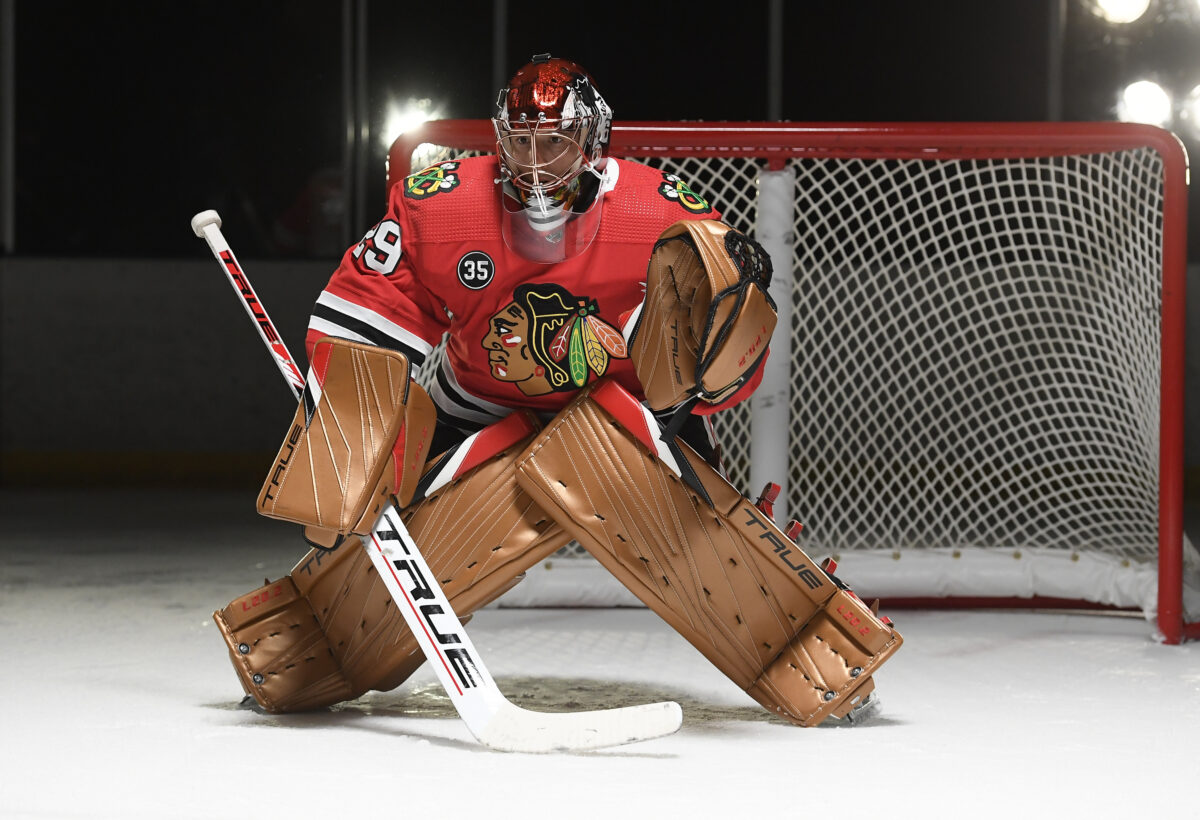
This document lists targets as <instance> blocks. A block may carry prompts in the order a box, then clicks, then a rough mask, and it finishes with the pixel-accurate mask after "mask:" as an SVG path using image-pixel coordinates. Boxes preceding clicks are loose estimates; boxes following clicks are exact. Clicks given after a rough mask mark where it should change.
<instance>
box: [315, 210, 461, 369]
mask: <svg viewBox="0 0 1200 820" xmlns="http://www.w3.org/2000/svg"><path fill="white" fill-rule="evenodd" d="M395 190H397V191H398V190H399V186H397V188H396V189H395ZM416 246H417V243H416V237H415V236H414V235H413V232H412V229H411V222H410V220H409V218H408V213H407V210H406V205H405V202H404V200H403V198H402V197H401V196H399V195H398V194H393V196H392V198H391V202H390V204H389V207H388V212H387V215H386V216H384V218H383V219H381V220H380V221H379V222H378V223H377V224H376V225H375V226H374V227H373V228H371V229H370V230H368V231H367V233H366V234H365V235H364V236H363V238H362V240H361V241H360V242H359V243H358V244H357V245H355V246H354V247H352V248H350V249H349V250H347V251H346V254H345V255H344V256H343V257H342V260H341V263H340V264H339V265H338V267H337V270H335V271H334V273H333V276H332V277H331V278H330V280H329V284H327V285H326V286H325V289H324V290H323V291H321V295H320V296H319V297H318V298H317V303H316V305H315V306H314V307H313V311H312V315H311V316H310V317H309V321H308V334H307V337H306V340H305V346H306V348H307V350H308V354H309V356H310V357H311V355H312V350H313V346H314V345H315V344H316V342H317V340H318V339H320V338H321V337H322V336H337V337H340V338H343V339H351V340H353V341H357V342H366V343H367V344H374V345H379V346H380V347H388V348H391V349H393V350H399V351H401V352H402V353H404V354H405V355H406V356H407V357H408V359H409V362H410V364H411V366H412V369H413V374H414V375H416V373H417V371H418V369H419V368H420V367H421V365H422V364H423V363H424V362H425V357H426V356H428V355H429V353H430V352H431V351H432V350H433V348H434V346H436V345H437V344H438V342H439V341H441V338H442V334H443V333H444V332H445V331H446V329H447V327H448V326H449V319H448V317H447V316H446V313H445V310H444V309H443V308H442V306H441V305H439V304H438V300H437V299H436V298H435V297H434V296H433V294H431V293H430V292H429V290H428V289H427V288H426V287H425V286H424V285H423V284H422V283H421V279H420V263H419V261H417V260H416V259H415V257H416V256H417V255H418V254H417V253H416V252H415V251H416Z"/></svg>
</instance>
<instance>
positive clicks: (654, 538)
mask: <svg viewBox="0 0 1200 820" xmlns="http://www.w3.org/2000/svg"><path fill="white" fill-rule="evenodd" d="M610 384H612V383H610ZM613 386H614V387H615V385H613ZM618 389H619V388H618ZM606 391H608V392H606V393H604V394H603V395H604V396H605V403H606V405H607V406H602V405H601V403H600V402H598V401H596V400H595V399H593V398H591V397H590V396H588V395H583V396H580V397H579V398H577V399H576V400H575V401H573V402H572V404H571V405H569V406H568V407H567V409H565V410H564V411H563V412H562V413H560V414H559V415H558V416H557V417H556V418H555V419H554V421H552V422H551V423H550V425H549V426H548V427H547V428H546V429H545V430H544V431H543V432H542V434H541V435H539V436H538V437H537V439H535V441H534V442H533V443H532V444H531V445H530V447H529V448H528V449H527V450H526V451H525V453H523V454H522V456H521V458H520V459H519V460H518V462H517V469H518V471H519V478H518V480H519V482H520V484H521V486H522V487H524V488H525V489H526V490H527V491H528V492H529V494H530V495H531V496H532V497H533V498H534V499H535V500H536V501H538V502H539V503H540V504H541V505H542V507H543V508H544V509H546V511H547V512H549V513H550V514H552V515H554V516H555V517H556V518H557V519H558V520H559V522H560V523H561V524H562V525H563V526H564V527H565V528H566V529H567V530H568V531H569V532H570V533H571V534H572V535H573V536H574V537H575V538H576V539H577V540H578V541H579V543H581V544H582V545H583V546H584V547H585V548H586V549H587V550H588V551H589V552H591V553H592V555H594V556H595V557H596V559H597V560H598V561H599V562H600V563H601V564H603V565H604V566H605V567H607V568H608V569H609V571H611V572H612V573H613V574H614V575H615V576H616V577H617V578H618V579H619V580H620V581H621V582H622V583H623V584H625V586H627V587H628V588H629V589H630V590H631V591H632V592H633V593H634V594H635V595H637V596H638V598H640V599H641V600H642V601H643V602H644V603H645V604H646V605H647V606H649V607H650V608H651V609H653V610H654V611H655V612H656V613H658V615H659V616H661V617H662V618H663V619H664V620H666V621H667V622H668V623H669V624H671V626H673V627H674V628H675V629H676V630H678V631H679V633H680V634H682V635H683V636H684V637H685V638H687V640H688V641H689V642H691V644H692V645H693V646H695V647H696V648H697V649H699V650H700V651H701V652H702V653H703V654H704V655H705V657H707V658H708V659H709V660H710V661H712V662H713V663H714V664H715V665H716V666H717V667H718V668H719V669H721V671H722V672H724V673H725V674H726V675H728V676H729V677H730V678H731V679H732V680H733V681H734V682H735V683H737V685H738V686H740V687H742V689H744V690H745V691H746V692H747V693H748V694H750V696H751V697H753V698H754V699H755V700H757V701H758V702H759V703H761V704H762V705H763V706H764V707H766V708H767V709H769V710H770V711H772V712H777V713H779V714H780V715H782V716H784V717H785V718H787V719H788V720H790V721H792V722H793V723H796V724H799V725H801V726H813V725H816V724H818V723H820V722H821V721H822V720H824V719H825V718H826V717H828V716H829V715H831V714H833V715H844V714H845V713H846V712H848V711H849V710H850V708H851V707H852V706H853V705H855V704H856V703H858V702H860V700H861V698H862V697H863V696H865V695H866V694H867V693H869V692H870V690H871V687H872V686H873V683H871V675H872V673H873V672H874V671H875V670H876V669H878V668H879V666H880V665H881V664H882V663H883V662H884V661H886V660H887V659H888V658H889V657H890V656H891V655H892V654H893V653H894V652H895V651H896V650H897V649H898V648H899V647H900V644H901V642H902V639H901V637H900V635H899V634H898V633H897V632H895V631H894V630H893V629H891V628H889V627H888V626H887V625H885V624H884V623H883V622H881V621H880V620H879V619H877V618H876V617H875V616H874V615H873V614H872V613H871V611H870V610H869V609H868V608H867V607H866V606H864V605H863V604H862V602H861V601H859V600H858V599H857V598H856V597H854V596H853V594H852V593H848V592H846V591H844V590H841V589H839V588H838V586H837V585H836V584H835V583H834V581H833V580H832V579H831V578H830V577H829V576H828V575H826V574H825V573H824V572H823V571H822V570H821V569H820V568H819V567H817V565H816V564H814V563H813V562H812V561H811V560H809V558H808V557H807V556H806V555H804V553H803V552H802V551H801V550H800V549H799V547H797V546H796V544H795V543H794V542H792V541H791V539H789V538H788V537H787V536H786V535H785V534H784V533H783V532H782V531H781V530H779V528H778V527H776V526H775V524H774V523H773V522H772V521H771V520H770V519H769V518H768V517H767V516H766V515H764V514H763V513H762V512H761V511H760V510H758V509H757V508H756V507H755V506H754V505H753V504H752V503H751V502H750V501H748V500H747V499H745V498H744V497H743V496H742V495H741V494H740V493H738V492H737V491H736V490H735V489H734V488H733V487H732V486H731V485H730V484H729V483H728V482H727V481H725V480H724V479H723V478H721V476H720V475H719V474H718V473H717V472H716V471H715V470H713V468H712V467H710V466H709V465H708V464H706V463H705V462H704V461H703V460H702V459H701V458H699V456H697V455H696V454H695V452H693V451H692V450H691V449H690V448H688V447H687V446H686V445H685V446H683V447H682V451H683V453H684V455H685V457H686V458H687V460H688V461H689V463H690V464H691V467H692V469H693V470H694V471H695V473H696V474H697V476H699V479H700V481H701V482H702V484H703V485H704V487H705V489H706V490H707V492H708V495H709V497H710V498H711V499H712V501H713V506H712V507H709V506H708V505H707V504H705V503H704V501H703V500H702V498H701V497H700V496H699V494H698V493H696V492H695V491H694V490H693V489H691V488H690V487H688V486H687V485H686V484H684V483H683V482H682V481H681V480H679V478H678V477H677V476H676V475H675V473H674V472H672V471H670V470H668V469H667V468H666V467H664V465H663V462H662V461H660V460H659V458H658V457H656V456H655V455H652V454H651V452H650V449H649V448H648V446H647V444H645V443H643V441H644V437H645V435H646V432H647V428H646V426H645V424H644V423H642V427H641V429H638V430H635V429H634V427H635V425H636V424H637V422H636V418H637V417H639V416H640V411H631V410H630V408H628V407H623V408H615V409H616V410H617V415H614V413H613V412H612V411H611V409H610V408H613V405H612V402H611V401H610V399H611V396H610V395H609V394H610V393H611V388H606ZM594 392H596V393H601V391H600V390H596V391H594ZM621 393H622V395H623V396H624V399H625V400H628V401H629V402H634V405H636V402H635V401H634V400H633V399H632V397H629V396H628V394H625V393H624V392H623V391H621ZM635 413H636V414H637V416H635ZM618 419H620V420H618ZM631 431H633V432H631ZM656 433H657V430H655V434H656ZM639 434H640V435H641V436H642V437H643V438H642V439H639Z"/></svg>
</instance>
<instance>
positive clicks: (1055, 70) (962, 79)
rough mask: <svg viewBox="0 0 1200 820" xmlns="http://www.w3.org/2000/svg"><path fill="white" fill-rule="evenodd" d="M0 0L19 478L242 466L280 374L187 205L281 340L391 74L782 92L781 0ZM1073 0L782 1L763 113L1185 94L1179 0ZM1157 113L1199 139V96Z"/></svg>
mask: <svg viewBox="0 0 1200 820" xmlns="http://www.w3.org/2000/svg"><path fill="white" fill-rule="evenodd" d="M3 2H4V3H5V7H6V8H8V9H10V11H11V14H10V16H9V18H10V19H11V21H12V36H11V41H12V42H13V48H14V51H13V54H12V56H11V60H10V65H11V68H12V79H11V87H12V89H13V92H14V93H13V97H12V99H11V100H10V102H11V111H12V116H13V120H12V125H13V133H14V147H15V157H14V165H15V169H14V174H13V178H12V180H11V182H12V185H13V187H14V190H15V197H14V203H15V214H14V217H13V221H12V224H13V227H14V230H13V231H12V233H11V236H10V237H8V241H7V244H6V246H5V247H4V248H3V251H4V255H3V257H2V259H0V264H3V266H4V267H3V273H2V275H0V284H2V285H3V293H2V295H3V329H4V335H3V342H4V349H3V374H2V375H3V388H4V405H3V445H4V472H3V479H2V480H3V482H4V483H5V484H6V485H8V486H25V485H36V484H46V483H56V484H61V483H70V482H74V483H85V484H86V483H97V482H99V483H105V484H123V483H126V484H127V483H138V482H143V483H144V482H151V483H158V484H173V483H183V484H187V483H231V484H233V485H235V486H237V487H242V486H245V487H254V486H257V482H258V481H259V480H260V473H261V470H262V462H261V458H262V451H263V450H270V451H273V449H274V447H275V445H276V443H277V439H278V437H279V434H280V431H281V429H282V425H286V418H287V416H288V414H289V412H290V399H289V398H288V396H287V395H286V393H285V392H284V390H285V389H284V388H283V386H282V385H280V384H279V379H278V376H277V375H276V374H275V372H274V370H273V369H272V367H271V364H270V362H269V361H268V360H267V359H266V357H265V355H263V353H262V352H261V351H260V350H259V349H258V342H257V341H256V340H255V337H254V336H253V331H252V329H251V328H249V327H248V323H247V322H246V320H245V318H244V317H243V316H242V315H241V311H240V309H239V308H238V307H237V306H236V305H235V304H234V300H233V297H232V295H231V294H230V293H229V292H228V286H227V285H225V284H222V282H221V280H220V276H219V273H218V271H217V270H216V268H215V264H214V262H213V261H212V258H211V256H209V254H208V250H207V248H206V247H205V245H204V243H203V242H202V241H200V240H198V239H196V238H195V237H194V236H193V235H192V233H191V231H190V228H189V220H190V218H191V217H192V215H193V214H195V213H196V212H197V211H200V210H203V209H206V208H215V209H217V210H219V211H220V213H221V215H222V217H223V219H224V231H225V235H226V237H227V238H228V239H229V241H230V242H231V244H232V245H233V246H234V248H235V250H236V252H237V253H238V256H239V257H240V258H241V260H242V262H243V264H244V265H245V267H246V268H247V271H248V273H250V275H251V278H252V280H253V281H254V282H255V286H256V288H257V289H258V291H259V294H260V296H262V297H263V301H264V303H265V304H266V305H268V307H269V309H270V311H271V313H272V315H273V317H274V318H275V320H276V322H277V324H278V325H279V326H280V328H281V330H282V331H283V332H284V335H285V337H286V338H287V339H288V342H289V345H290V346H291V347H292V349H293V351H298V350H299V349H300V341H299V340H300V338H301V337H302V332H303V326H304V322H305V320H306V318H307V311H308V307H309V306H311V304H312V301H313V299H315V297H316V295H317V293H318V292H319V291H320V288H321V287H322V285H323V284H324V282H325V279H326V278H327V276H328V274H329V272H331V271H332V269H333V266H334V264H335V260H336V258H337V257H338V256H339V255H340V254H341V252H342V250H343V249H344V248H345V247H347V246H348V245H349V244H351V243H352V242H353V241H356V240H357V237H358V236H360V235H361V233H362V232H363V230H364V229H365V228H366V227H369V226H370V225H371V224H373V223H374V222H375V221H376V220H377V219H378V216H379V214H380V213H381V212H382V208H383V205H384V185H383V181H384V158H385V154H386V146H385V144H384V138H383V134H382V132H383V126H384V119H385V116H386V110H387V106H388V103H389V101H396V102H399V103H402V102H404V101H406V100H408V99H409V98H417V99H420V98H427V99H429V100H431V101H433V104H434V106H435V107H436V108H437V109H438V110H439V112H440V113H441V115H442V116H444V117H472V118H474V117H486V116H488V115H489V114H490V112H491V104H492V102H493V101H494V99H495V93H496V88H497V85H498V84H499V80H500V79H503V78H506V77H507V76H508V75H509V74H511V73H512V71H514V70H515V69H516V68H517V67H518V66H519V65H521V64H522V63H524V62H525V61H526V60H528V58H529V56H530V55H531V54H533V53H535V52H540V51H549V52H552V53H554V54H555V55H556V56H565V57H569V58H572V59H574V60H576V61H578V62H580V63H581V64H583V65H584V66H586V67H587V68H588V69H589V71H590V72H591V73H592V74H593V76H594V77H595V78H596V80H597V84H598V86H599V88H600V89H601V91H602V92H603V94H604V96H605V97H606V99H607V100H608V101H609V103H610V104H611V105H612V107H613V108H614V110H615V113H616V119H617V120H618V121H620V120H676V119H692V120H709V121H712V120H765V119H768V118H771V115H772V113H773V112H772V99H771V94H770V91H769V69H770V63H769V57H768V55H769V54H770V49H769V45H768V44H769V42H770V29H771V26H770V25H769V23H770V20H771V8H772V4H771V3H770V2H769V1H768V0H744V2H740V3H736V4H722V5H720V6H718V7H717V8H716V10H710V9H709V7H708V5H707V4H698V3H674V2H671V3H666V2H664V3H652V2H640V3H621V2H616V3H605V4H599V5H597V4H591V3H553V4H548V3H534V2H524V0H508V2H506V3H503V4H501V5H500V6H499V7H497V6H496V4H493V3H487V2H458V3H455V4H452V5H448V6H446V7H444V8H432V7H430V6H429V5H428V4H415V3H399V2H383V1H382V0H343V2H334V0H324V1H323V2H316V0H291V1H290V2H265V1H264V0H238V1H236V2H235V1H234V0H209V2H206V3H204V4H199V5H197V4H185V3H150V2H131V3H123V4H119V5H111V4H91V3H87V4H84V3H70V2H63V0H3ZM1090 2H1091V0H1006V1H1005V2H1003V3H986V4H985V3H972V2H962V0H925V1H920V0H917V1H914V2H909V3H897V2H894V1H893V2H855V3H847V2H837V1H835V0H828V1H825V0H814V1H813V2H798V1H793V2H784V3H782V4H781V5H782V9H783V10H782V25H781V26H780V27H779V32H778V33H779V35H780V37H779V42H780V44H781V47H782V63H781V65H782V77H781V86H780V88H781V90H780V93H779V95H778V98H777V106H778V108H777V111H776V113H777V114H778V118H780V119H785V120H791V121H795V122H822V121H860V122H866V121H939V120H946V121H1042V120H1110V119H1114V118H1115V117H1116V113H1115V104H1116V99H1117V94H1118V91H1119V89H1120V88H1121V87H1123V86H1124V85H1125V84H1126V83H1128V82H1129V81H1131V80H1134V79H1140V78H1142V77H1146V76H1149V77H1154V78H1155V79H1158V80H1159V81H1160V82H1161V83H1163V84H1164V85H1165V86H1167V87H1168V88H1169V89H1170V90H1171V91H1172V92H1173V93H1175V94H1176V96H1183V95H1184V94H1186V92H1187V91H1188V90H1189V89H1190V88H1192V87H1193V86H1195V85H1196V84H1197V83H1200V48H1198V46H1200V7H1197V5H1196V4H1195V3H1194V2H1191V0H1172V1H1170V2H1168V0H1155V1H1154V2H1152V4H1151V9H1150V12H1149V13H1148V14H1147V15H1146V17H1145V18H1143V19H1142V20H1140V21H1138V22H1137V23H1134V24H1131V25H1127V26H1114V25H1111V24H1108V23H1105V22H1103V21H1101V20H1100V19H1099V18H1098V17H1097V16H1096V15H1095V14H1093V13H1092V12H1091V10H1090ZM497 8H500V9H501V10H502V11H506V13H504V14H502V15H500V16H499V17H498V16H497V14H496V9H497ZM498 22H499V23H500V24H501V28H500V32H501V36H500V37H496V36H495V32H496V30H497V29H496V26H497V23H498ZM1171 127H1172V129H1173V130H1176V131H1177V132H1178V133H1179V134H1180V137H1181V138H1182V139H1183V140H1184V142H1185V145H1186V146H1187V147H1188V149H1189V151H1192V152H1195V151H1196V150H1197V142H1196V138H1195V137H1194V136H1193V135H1192V133H1191V132H1190V130H1188V124H1187V123H1179V124H1177V125H1173V126H1171ZM359 168H361V169H363V170H362V171H361V172H356V169H359ZM1196 199H1197V197H1196V193H1195V189H1194V187H1193V191H1192V194H1191V207H1190V211H1191V216H1190V223H1189V224H1190V226H1191V234H1192V237H1193V238H1192V242H1191V243H1190V244H1191V246H1190V251H1189V254H1190V255H1189V258H1190V260H1191V261H1192V262H1193V263H1195V262H1196V261H1197V254H1198V252H1200V250H1198V248H1197V245H1198V244H1200V243H1197V242H1196V241H1195V237H1196V236H1197V235H1200V233H1198V231H1200V228H1198V227H1197V226H1198V225H1200V219H1198V218H1200V203H1197V201H1196ZM1193 360H1194V357H1193ZM1190 373H1191V371H1189V374H1190ZM1192 381H1195V380H1194V379H1192ZM267 457H268V458H269V454H268V456H267Z"/></svg>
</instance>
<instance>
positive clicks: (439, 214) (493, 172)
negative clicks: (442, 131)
mask: <svg viewBox="0 0 1200 820" xmlns="http://www.w3.org/2000/svg"><path fill="white" fill-rule="evenodd" d="M498 177H499V173H498V168H497V165H496V157H495V156H493V155H487V156H479V157H468V158H465V159H453V160H445V161H443V162H439V163H437V164H434V165H430V166H428V167H426V168H422V169H421V170H419V171H415V172H413V173H412V174H409V175H408V176H406V177H404V178H403V179H401V180H400V181H399V182H397V183H396V184H395V185H394V186H393V187H392V191H391V197H392V202H393V207H394V208H395V209H397V210H402V211H403V212H404V213H405V215H406V216H407V221H408V222H409V227H410V229H411V230H412V231H413V233H414V234H415V237H419V238H420V240H421V241H423V242H449V241H457V240H459V239H461V237H462V236H463V235H471V236H474V237H476V238H477V239H483V240H486V239H492V238H496V237H498V236H499V235H500V223H499V221H498V219H497V210H498V209H497V206H496V197H497V196H498V185H497V178H498ZM415 237H414V238H415Z"/></svg>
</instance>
